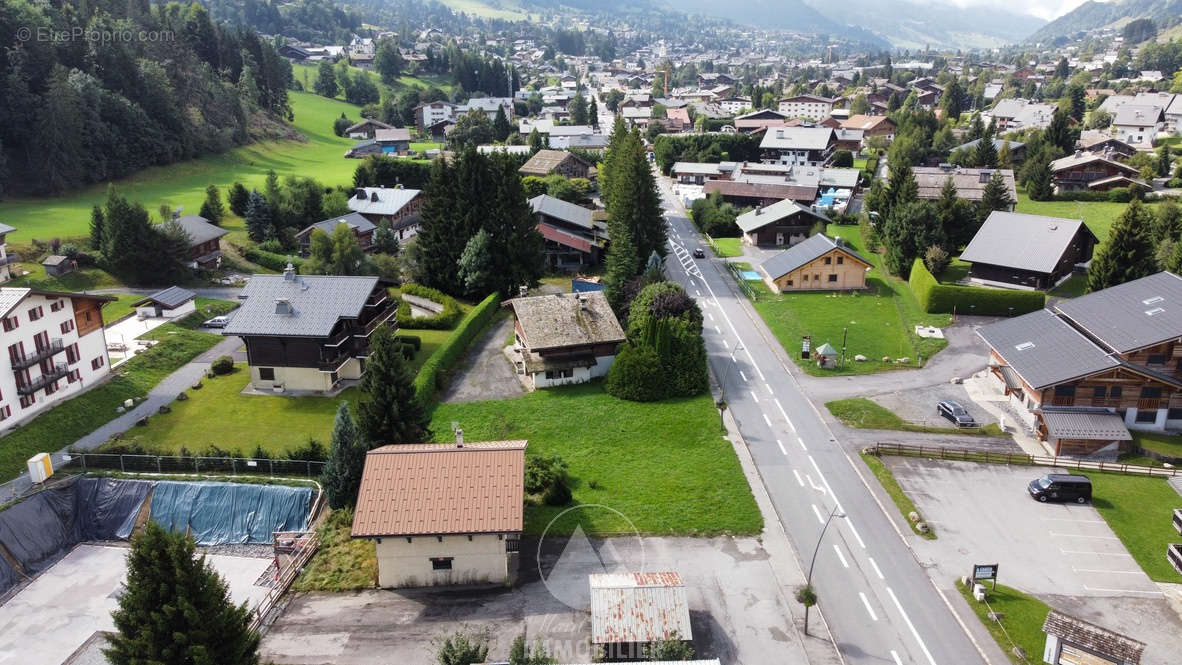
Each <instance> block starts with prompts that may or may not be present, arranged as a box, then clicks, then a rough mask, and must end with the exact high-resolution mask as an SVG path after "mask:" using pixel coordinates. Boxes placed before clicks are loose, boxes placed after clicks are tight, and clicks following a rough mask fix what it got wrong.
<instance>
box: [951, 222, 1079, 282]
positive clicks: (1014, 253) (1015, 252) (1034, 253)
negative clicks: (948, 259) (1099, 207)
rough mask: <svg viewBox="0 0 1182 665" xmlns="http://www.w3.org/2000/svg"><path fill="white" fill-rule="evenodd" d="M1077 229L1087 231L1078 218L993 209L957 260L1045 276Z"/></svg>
mask: <svg viewBox="0 0 1182 665" xmlns="http://www.w3.org/2000/svg"><path fill="white" fill-rule="evenodd" d="M1080 227H1083V228H1084V229H1087V227H1086V226H1084V223H1083V220H1082V219H1063V218H1060V217H1043V216H1042V215H1026V214H1022V213H1016V212H1004V211H1000V210H995V211H993V212H991V213H989V217H988V218H987V219H986V220H985V223H984V224H982V225H981V228H980V229H978V230H977V234H976V235H974V236H973V239H972V240H971V241H969V244H968V247H965V249H964V252H963V253H962V254H961V255H960V259H961V260H962V261H968V262H969V263H988V264H990V265H995V266H1002V267H1005V268H1016V269H1019V270H1030V271H1033V272H1041V273H1048V274H1049V273H1051V272H1052V271H1054V270H1055V266H1056V265H1058V263H1059V259H1061V258H1062V257H1063V253H1064V252H1066V251H1067V249H1068V248H1069V247H1070V246H1071V241H1072V240H1073V239H1074V238H1075V234H1076V233H1078V232H1079V229H1080ZM1087 233H1091V231H1087Z"/></svg>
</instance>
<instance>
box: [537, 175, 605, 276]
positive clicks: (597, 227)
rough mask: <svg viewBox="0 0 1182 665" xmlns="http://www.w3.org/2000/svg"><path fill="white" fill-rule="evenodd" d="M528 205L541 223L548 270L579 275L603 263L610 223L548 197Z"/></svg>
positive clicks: (585, 209)
mask: <svg viewBox="0 0 1182 665" xmlns="http://www.w3.org/2000/svg"><path fill="white" fill-rule="evenodd" d="M529 205H530V207H531V208H532V209H533V211H534V216H535V217H536V218H537V220H538V227H537V228H538V233H540V234H542V239H543V243H544V251H545V255H546V267H547V268H549V269H550V270H564V271H578V270H582V269H585V268H591V267H594V266H598V265H599V264H600V263H601V262H602V261H603V256H604V253H605V251H606V250H607V222H605V221H603V220H597V219H595V214H594V211H592V210H588V209H587V208H584V207H582V206H577V205H575V204H573V203H568V202H567V201H563V200H562V199H557V198H554V197H553V196H550V195H549V194H542V195H539V196H535V197H534V198H532V199H530V200H529Z"/></svg>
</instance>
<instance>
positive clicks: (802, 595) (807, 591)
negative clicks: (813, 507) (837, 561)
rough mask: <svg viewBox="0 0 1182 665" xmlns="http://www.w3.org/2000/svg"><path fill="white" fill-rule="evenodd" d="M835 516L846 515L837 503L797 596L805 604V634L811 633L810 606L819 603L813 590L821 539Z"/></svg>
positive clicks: (826, 523)
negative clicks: (814, 570) (814, 571)
mask: <svg viewBox="0 0 1182 665" xmlns="http://www.w3.org/2000/svg"><path fill="white" fill-rule="evenodd" d="M834 517H841V518H844V517H845V513H843V512H840V511H839V510H838V509H837V505H836V504H835V505H834V506H833V510H831V511H829V519H826V520H825V525H824V526H822V527H821V535H819V536H817V544H816V546H815V547H813V557H812V559H810V560H809V574H808V577H807V578H806V579H805V583H804V588H803V589H801V590H800V591H799V592H798V593H797V598H798V599H799V600H800V602H801V603H802V604H803V605H804V634H805V635H808V634H809V608H810V607H812V606H813V605H815V604H816V603H817V594H816V592H814V591H813V566H814V565H815V564H816V563H817V552H819V551H821V541H822V540H824V539H825V532H826V531H828V530H829V523H830V522H832V521H833V518H834Z"/></svg>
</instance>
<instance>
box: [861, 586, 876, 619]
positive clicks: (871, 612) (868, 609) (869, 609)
mask: <svg viewBox="0 0 1182 665" xmlns="http://www.w3.org/2000/svg"><path fill="white" fill-rule="evenodd" d="M858 597H859V598H861V599H862V604H863V605H865V606H866V613H867V614H869V615H870V620H871V621H878V615H877V614H875V613H874V608H873V607H870V601H869V600H867V599H866V594H864V593H862V592H861V591H859V592H858Z"/></svg>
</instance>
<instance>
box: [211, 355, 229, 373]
mask: <svg viewBox="0 0 1182 665" xmlns="http://www.w3.org/2000/svg"><path fill="white" fill-rule="evenodd" d="M209 369H211V370H213V373H214V374H218V375H223V374H229V373H230V372H233V371H234V359H233V358H232V357H230V356H219V357H218V358H217V360H214V361H213V362H212V363H210V365H209Z"/></svg>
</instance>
